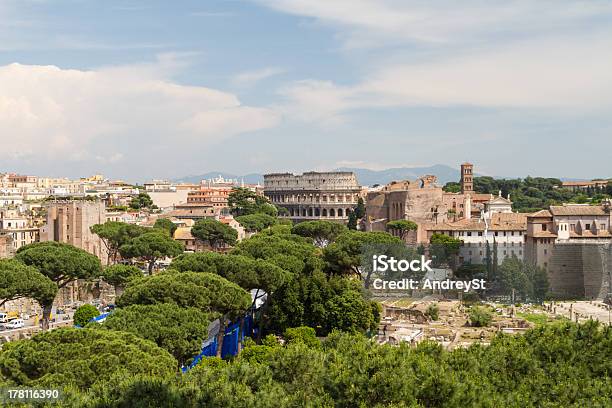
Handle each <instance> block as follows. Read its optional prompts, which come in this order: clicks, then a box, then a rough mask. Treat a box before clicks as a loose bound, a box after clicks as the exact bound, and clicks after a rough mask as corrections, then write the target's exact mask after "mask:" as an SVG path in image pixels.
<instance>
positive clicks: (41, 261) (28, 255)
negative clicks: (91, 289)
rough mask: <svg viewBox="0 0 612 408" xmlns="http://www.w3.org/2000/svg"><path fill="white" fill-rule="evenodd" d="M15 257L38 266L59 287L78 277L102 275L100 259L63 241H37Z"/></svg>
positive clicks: (18, 252) (27, 263) (90, 277)
mask: <svg viewBox="0 0 612 408" xmlns="http://www.w3.org/2000/svg"><path fill="white" fill-rule="evenodd" d="M15 259H17V260H19V261H21V262H23V263H24V264H26V265H31V266H34V267H36V268H37V269H38V270H39V271H40V273H42V274H43V275H45V276H47V277H48V278H49V279H51V280H52V281H53V282H55V283H56V284H57V286H58V287H59V288H62V287H64V286H66V285H67V284H68V283H70V282H73V281H75V280H77V279H92V278H97V277H99V276H100V275H101V272H102V265H101V264H100V260H99V259H98V258H97V257H96V256H94V255H92V254H90V253H89V252H87V251H85V250H83V249H80V248H77V247H75V246H72V245H69V244H64V243H61V242H55V241H49V242H36V243H33V244H29V245H25V246H22V247H21V248H19V249H18V250H17V254H16V255H15Z"/></svg>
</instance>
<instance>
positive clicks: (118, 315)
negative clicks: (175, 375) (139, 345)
mask: <svg viewBox="0 0 612 408" xmlns="http://www.w3.org/2000/svg"><path fill="white" fill-rule="evenodd" d="M213 316H214V315H213ZM210 318H211V315H209V314H207V313H204V312H203V311H201V310H200V309H196V308H193V307H187V308H183V307H180V306H177V305H176V304H173V303H159V304H154V305H131V306H127V307H124V308H120V309H117V310H115V311H114V312H113V313H111V314H110V315H109V316H108V317H107V318H106V320H105V321H104V323H103V324H102V327H104V328H106V329H110V330H117V331H123V332H129V333H133V334H135V335H136V336H138V337H142V338H143V339H147V340H151V341H153V342H154V343H155V344H157V345H158V346H159V347H161V348H163V349H164V350H166V351H168V352H169V353H170V354H172V355H173V356H174V358H175V359H176V360H177V361H178V363H179V365H185V364H188V363H189V362H190V361H191V359H192V358H193V357H194V356H196V355H197V354H198V353H199V352H200V349H201V347H202V342H203V341H204V340H206V338H207V336H208V324H209V321H210Z"/></svg>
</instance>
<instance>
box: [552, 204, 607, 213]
mask: <svg viewBox="0 0 612 408" xmlns="http://www.w3.org/2000/svg"><path fill="white" fill-rule="evenodd" d="M550 212H551V213H552V215H607V214H606V212H605V211H604V209H603V208H602V207H600V206H594V205H585V204H573V205H572V204H570V205H551V206H550Z"/></svg>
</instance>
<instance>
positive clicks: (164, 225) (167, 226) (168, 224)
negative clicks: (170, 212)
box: [153, 218, 178, 237]
mask: <svg viewBox="0 0 612 408" xmlns="http://www.w3.org/2000/svg"><path fill="white" fill-rule="evenodd" d="M153 228H157V229H161V230H165V231H168V233H169V234H170V236H171V237H172V236H174V231H176V229H177V228H178V227H177V226H176V224H175V223H173V222H172V221H170V220H169V219H168V218H158V219H156V220H155V224H153Z"/></svg>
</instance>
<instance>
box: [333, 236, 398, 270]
mask: <svg viewBox="0 0 612 408" xmlns="http://www.w3.org/2000/svg"><path fill="white" fill-rule="evenodd" d="M402 244H403V243H402V241H401V240H400V239H399V238H397V237H394V236H392V235H390V234H387V233H386V232H360V231H348V232H345V233H343V234H341V235H340V236H338V238H337V239H336V242H334V243H332V244H330V245H328V246H327V247H326V248H325V249H324V250H323V258H324V259H325V262H326V264H327V266H326V268H327V271H329V272H330V273H331V274H335V275H351V274H355V275H358V276H361V271H360V269H359V266H360V265H361V264H362V256H363V254H364V253H365V249H366V247H368V246H380V245H402Z"/></svg>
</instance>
